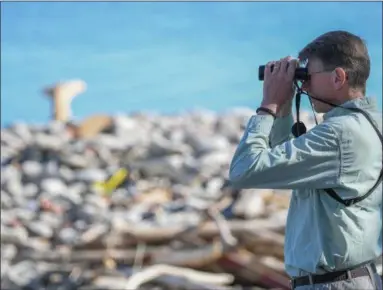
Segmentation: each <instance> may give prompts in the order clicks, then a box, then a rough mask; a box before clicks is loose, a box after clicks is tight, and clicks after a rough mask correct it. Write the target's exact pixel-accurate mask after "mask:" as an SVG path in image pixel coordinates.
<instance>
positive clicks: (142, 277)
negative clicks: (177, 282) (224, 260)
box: [121, 264, 234, 290]
mask: <svg viewBox="0 0 383 290" xmlns="http://www.w3.org/2000/svg"><path fill="white" fill-rule="evenodd" d="M161 276H171V277H178V278H183V280H184V281H183V283H182V285H183V286H185V284H186V283H185V282H191V283H192V284H194V287H196V286H198V289H212V288H211V287H208V286H210V285H211V286H214V289H217V285H225V284H230V283H232V282H233V280H234V277H233V276H232V275H230V274H213V273H204V272H201V271H196V270H191V269H187V268H180V267H174V266H169V265H161V264H159V265H154V266H150V267H148V268H146V269H144V270H142V271H140V272H138V273H135V274H133V275H132V276H131V277H130V278H129V279H128V281H127V283H126V284H125V287H124V288H123V289H127V290H128V289H129V290H130V289H131V290H135V289H139V287H140V286H141V285H142V284H144V283H147V282H149V281H151V280H153V279H156V278H158V277H161ZM163 281H164V280H163ZM170 281H171V280H170V279H167V283H169V282H170ZM121 289H122V288H121Z"/></svg>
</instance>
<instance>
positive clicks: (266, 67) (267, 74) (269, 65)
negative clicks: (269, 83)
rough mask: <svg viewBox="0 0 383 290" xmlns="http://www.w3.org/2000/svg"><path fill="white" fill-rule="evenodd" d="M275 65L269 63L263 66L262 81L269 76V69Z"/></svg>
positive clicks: (273, 62) (271, 62) (272, 62)
mask: <svg viewBox="0 0 383 290" xmlns="http://www.w3.org/2000/svg"><path fill="white" fill-rule="evenodd" d="M274 64H275V61H270V62H268V63H267V64H266V66H265V74H264V78H263V79H264V80H266V79H267V78H268V77H269V76H270V75H271V67H272V66H273V65H274Z"/></svg>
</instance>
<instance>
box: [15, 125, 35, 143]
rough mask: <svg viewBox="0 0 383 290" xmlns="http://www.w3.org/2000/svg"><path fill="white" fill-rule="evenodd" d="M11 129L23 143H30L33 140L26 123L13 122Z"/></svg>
mask: <svg viewBox="0 0 383 290" xmlns="http://www.w3.org/2000/svg"><path fill="white" fill-rule="evenodd" d="M11 130H12V131H13V133H14V134H15V135H17V137H18V138H20V139H21V140H22V141H23V142H24V143H25V144H30V143H32V142H33V140H34V137H33V134H32V132H31V130H30V128H29V126H28V125H27V124H26V123H15V124H14V125H13V126H12V127H11Z"/></svg>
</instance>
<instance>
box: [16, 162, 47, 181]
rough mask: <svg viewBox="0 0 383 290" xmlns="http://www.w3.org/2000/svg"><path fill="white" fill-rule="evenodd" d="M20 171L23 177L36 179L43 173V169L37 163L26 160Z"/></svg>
mask: <svg viewBox="0 0 383 290" xmlns="http://www.w3.org/2000/svg"><path fill="white" fill-rule="evenodd" d="M21 171H22V173H23V175H24V176H25V177H28V178H37V177H39V176H40V175H41V174H42V173H43V167H42V165H41V163H39V162H37V161H34V160H27V161H25V162H23V164H22V165H21Z"/></svg>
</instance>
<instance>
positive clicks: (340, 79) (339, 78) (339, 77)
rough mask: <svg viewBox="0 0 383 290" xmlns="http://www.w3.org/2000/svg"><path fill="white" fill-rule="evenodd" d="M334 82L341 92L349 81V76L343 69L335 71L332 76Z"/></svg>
mask: <svg viewBox="0 0 383 290" xmlns="http://www.w3.org/2000/svg"><path fill="white" fill-rule="evenodd" d="M332 81H333V84H334V87H335V89H337V90H340V89H341V88H342V87H343V86H344V84H345V83H346V81H347V74H346V72H345V70H344V69H343V68H341V67H337V68H336V69H334V71H333V74H332Z"/></svg>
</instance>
